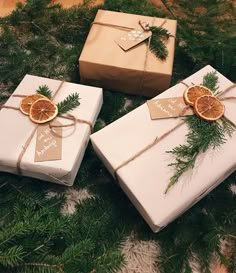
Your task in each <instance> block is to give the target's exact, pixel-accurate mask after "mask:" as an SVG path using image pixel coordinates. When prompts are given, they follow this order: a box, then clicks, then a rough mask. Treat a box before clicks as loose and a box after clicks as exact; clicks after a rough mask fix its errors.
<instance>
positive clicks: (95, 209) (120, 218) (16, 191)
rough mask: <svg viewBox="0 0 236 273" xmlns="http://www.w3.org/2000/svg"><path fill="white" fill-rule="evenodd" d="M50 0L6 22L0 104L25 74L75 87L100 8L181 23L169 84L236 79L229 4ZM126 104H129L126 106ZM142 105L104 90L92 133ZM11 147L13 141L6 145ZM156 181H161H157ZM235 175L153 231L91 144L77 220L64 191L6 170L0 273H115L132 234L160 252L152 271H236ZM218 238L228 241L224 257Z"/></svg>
mask: <svg viewBox="0 0 236 273" xmlns="http://www.w3.org/2000/svg"><path fill="white" fill-rule="evenodd" d="M50 2H51V1H50V0H28V1H27V4H26V5H22V4H18V7H17V9H16V10H15V11H14V12H13V13H12V14H11V15H10V16H8V17H5V18H0V103H4V102H5V101H6V99H7V98H8V96H9V94H11V92H13V91H14V89H15V88H16V86H17V85H18V84H19V82H20V81H21V80H22V78H23V77H24V75H25V74H26V73H28V74H33V75H38V76H43V77H48V78H55V79H63V80H67V81H71V82H75V83H79V77H78V66H77V65H78V57H79V55H80V52H81V50H82V47H83V44H84V42H85V39H86V37H87V34H88V31H89V28H90V24H91V23H92V21H93V19H94V17H95V15H96V11H97V9H98V8H100V9H106V10H113V11H122V12H128V13H135V14H143V15H149V16H157V17H167V18H170V19H177V20H178V30H177V40H176V52H175V62H174V71H173V77H172V82H171V85H174V84H175V83H176V82H178V81H179V80H182V79H184V78H185V77H187V76H189V75H191V74H192V73H194V72H195V71H197V70H198V69H200V68H202V67H203V66H205V65H207V64H210V65H212V66H213V67H214V68H216V69H217V70H218V71H220V72H221V73H222V74H224V75H225V76H226V77H228V78H229V79H230V80H232V81H236V73H235V71H236V54H235V48H236V46H235V45H236V11H235V8H234V4H235V3H233V1H226V0H221V1H220V0H218V1H217V0H208V1H207V0H198V1H182V0H176V1H174V4H173V3H172V1H164V0H163V1H162V2H163V4H164V5H163V6H165V8H157V7H156V6H154V5H152V4H150V3H149V2H146V1H144V0H116V1H112V0H110V1H109V0H107V1H105V3H104V5H101V6H99V7H91V6H90V5H89V4H90V3H89V2H90V1H86V2H85V3H84V4H83V5H80V6H77V7H73V8H71V9H68V10H64V9H62V7H61V6H60V5H53V4H50ZM127 100H128V101H129V102H130V103H129V105H128V106H127V104H126V102H127ZM144 101H145V98H143V97H137V96H135V97H133V96H127V95H125V94H121V93H113V92H110V91H109V90H104V105H103V108H102V111H101V113H100V115H99V119H98V121H97V123H96V126H95V130H99V129H101V128H102V127H103V126H105V125H107V124H109V123H111V122H112V121H114V120H116V119H117V118H119V117H121V116H122V115H124V114H126V113H127V112H129V111H130V110H132V109H134V108H135V107H137V106H139V105H140V104H142V103H143V102H144ZM9 145H10V144H9ZM157 183H158V181H157ZM233 187H234V188H235V187H236V173H233V174H232V175H231V176H230V177H229V178H228V179H226V181H224V183H222V184H221V185H220V186H219V187H218V188H216V189H215V190H214V191H212V192H211V193H210V194H209V195H207V196H206V197H205V198H204V199H203V200H201V201H200V202H199V203H198V204H196V205H195V206H194V207H193V208H191V209H190V210H189V211H188V212H186V213H185V214H183V215H182V216H181V217H179V218H178V219H177V220H176V221H174V222H173V223H171V224H170V225H169V226H168V227H166V228H165V229H164V230H163V231H161V232H160V233H158V234H153V233H152V232H151V230H150V229H149V227H148V226H147V224H146V223H145V222H144V221H143V219H142V218H141V216H140V215H139V213H138V212H137V211H136V209H135V208H134V207H133V205H132V204H131V202H130V201H129V200H128V199H127V197H126V196H125V194H124V193H123V192H122V190H121V189H120V188H119V187H118V186H117V185H116V184H115V182H114V181H113V179H112V178H111V176H110V175H109V173H108V172H107V170H106V169H105V167H104V166H103V164H102V163H101V162H100V160H99V159H98V158H97V156H96V154H95V153H94V151H93V150H92V147H91V145H89V146H88V148H87V151H86V154H85V157H84V160H83V163H82V165H81V168H80V170H79V172H78V175H77V177H76V180H75V183H74V186H73V189H75V190H77V191H80V190H84V189H86V191H88V192H89V194H90V195H91V198H88V199H85V200H82V201H81V202H79V203H78V204H77V205H76V210H75V212H74V213H73V214H65V213H64V214H63V213H61V211H62V210H63V207H64V206H65V204H66V201H67V195H66V193H67V191H68V189H67V188H66V187H62V186H58V185H54V184H50V183H46V182H43V181H38V180H36V179H32V178H26V177H18V176H15V175H11V174H7V173H0V272H1V273H15V272H16V273H18V272H22V273H28V272H29V273H34V272H35V273H95V272H96V273H100V272H101V273H104V272H117V271H118V270H119V269H120V268H121V267H122V266H123V265H124V264H125V260H124V257H123V255H122V253H121V244H122V243H123V242H124V241H125V239H126V238H127V236H129V235H130V234H131V233H132V234H135V237H136V238H139V239H142V240H155V241H156V242H157V243H158V245H159V246H160V253H159V255H158V253H157V257H156V267H157V268H158V269H159V270H160V272H161V273H172V272H173V273H191V272H192V264H196V263H197V264H198V265H199V266H200V270H199V272H202V273H208V272H210V268H209V265H210V261H211V259H212V257H213V256H214V257H215V258H216V259H217V260H218V261H219V262H220V263H223V264H225V265H226V267H227V268H228V272H230V273H233V272H236V194H234V193H233V192H232V191H231V189H232V188H233ZM222 240H227V241H228V242H229V244H230V246H231V247H230V249H231V255H230V256H227V257H225V255H224V253H222V250H221V243H222Z"/></svg>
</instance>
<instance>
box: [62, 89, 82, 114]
mask: <svg viewBox="0 0 236 273" xmlns="http://www.w3.org/2000/svg"><path fill="white" fill-rule="evenodd" d="M79 99H80V98H79V93H73V94H70V95H69V96H68V97H66V98H65V99H64V100H63V101H61V102H59V103H58V104H57V107H58V115H61V114H65V113H67V112H68V111H71V110H73V109H75V108H76V107H78V106H79V105H80V102H79Z"/></svg>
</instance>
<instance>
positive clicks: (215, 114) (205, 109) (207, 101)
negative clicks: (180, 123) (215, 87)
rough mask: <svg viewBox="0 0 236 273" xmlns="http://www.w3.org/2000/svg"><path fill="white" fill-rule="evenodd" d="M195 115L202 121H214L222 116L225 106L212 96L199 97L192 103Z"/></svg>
mask: <svg viewBox="0 0 236 273" xmlns="http://www.w3.org/2000/svg"><path fill="white" fill-rule="evenodd" d="M194 111H195V113H196V114H197V115H198V116H199V117H201V118H202V119H204V120H207V121H215V120H217V119H219V118H221V117H222V116H223V115H224V111H225V106H224V104H222V103H221V102H220V101H219V100H218V99H217V98H216V97H214V96H209V95H205V96H201V97H199V98H197V99H196V101H195V103H194Z"/></svg>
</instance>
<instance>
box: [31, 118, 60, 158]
mask: <svg viewBox="0 0 236 273" xmlns="http://www.w3.org/2000/svg"><path fill="white" fill-rule="evenodd" d="M53 125H61V123H60V122H58V121H54V122H53ZM61 153H62V128H61V127H52V128H50V127H49V125H48V124H43V125H40V126H38V129H37V135H36V147H35V157H34V161H35V162H42V161H51V160H60V159H61Z"/></svg>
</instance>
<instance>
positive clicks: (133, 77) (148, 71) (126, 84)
mask: <svg viewBox="0 0 236 273" xmlns="http://www.w3.org/2000/svg"><path fill="white" fill-rule="evenodd" d="M139 21H141V22H147V23H149V24H150V25H151V26H156V27H159V26H162V27H163V28H165V29H167V30H168V31H169V33H170V34H171V35H173V36H171V37H170V38H169V40H168V41H166V42H165V45H166V47H167V50H168V57H167V59H166V60H165V61H162V60H160V59H159V58H157V57H156V56H155V55H154V54H153V53H152V52H151V50H150V49H149V48H148V44H147V42H145V41H144V42H142V43H140V44H138V45H137V46H135V47H133V48H131V49H129V50H128V51H124V50H123V49H121V48H120V47H119V46H118V45H117V43H116V42H115V40H116V39H118V38H119V37H121V36H122V35H125V34H127V29H125V28H127V27H128V28H134V29H142V28H141V26H140V24H139ZM109 24H110V25H109ZM112 25H113V26H112ZM176 26H177V22H176V21H175V20H169V19H165V18H154V17H148V16H141V15H135V14H127V13H121V12H112V11H104V10H98V12H97V15H96V17H95V19H94V23H93V24H92V27H91V29H90V32H89V35H88V37H87V40H86V42H85V45H84V48H83V50H82V53H81V55H80V58H79V72H80V77H81V83H84V84H93V85H95V86H101V87H104V88H107V89H110V90H114V91H119V92H125V93H128V94H137V95H143V96H146V97H153V96H155V95H157V94H159V93H160V92H162V91H164V90H165V89H167V88H168V87H169V84H170V80H171V75H172V69H173V61H174V49H175V35H176ZM122 27H123V29H122ZM128 31H130V30H128Z"/></svg>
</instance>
